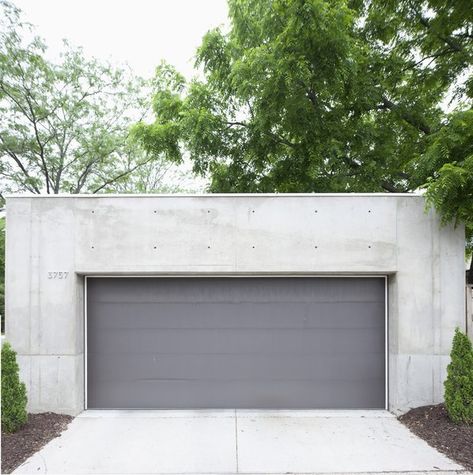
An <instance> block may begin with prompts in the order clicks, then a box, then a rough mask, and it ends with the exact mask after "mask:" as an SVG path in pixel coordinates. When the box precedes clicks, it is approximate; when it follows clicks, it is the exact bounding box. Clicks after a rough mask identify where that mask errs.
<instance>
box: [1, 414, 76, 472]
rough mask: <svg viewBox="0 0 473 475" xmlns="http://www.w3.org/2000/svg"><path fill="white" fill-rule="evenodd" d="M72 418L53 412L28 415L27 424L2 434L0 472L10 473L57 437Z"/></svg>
mask: <svg viewBox="0 0 473 475" xmlns="http://www.w3.org/2000/svg"><path fill="white" fill-rule="evenodd" d="M72 419H73V417H71V416H66V415H63V414H54V413H53V412H44V413H42V414H29V415H28V422H27V423H26V424H25V425H24V426H23V427H22V428H21V429H19V430H18V431H17V432H15V433H13V434H8V433H5V432H2V470H1V473H11V472H12V471H13V470H15V468H16V467H18V466H19V465H21V464H22V463H23V462H24V461H25V460H26V459H27V458H29V457H31V456H32V455H33V454H34V453H35V452H37V451H38V450H39V449H40V448H41V447H43V446H44V445H46V444H47V443H48V442H49V441H50V440H51V439H54V438H55V437H58V436H59V435H60V434H61V432H62V431H63V430H64V429H65V428H66V427H67V425H68V424H69V422H71V420H72Z"/></svg>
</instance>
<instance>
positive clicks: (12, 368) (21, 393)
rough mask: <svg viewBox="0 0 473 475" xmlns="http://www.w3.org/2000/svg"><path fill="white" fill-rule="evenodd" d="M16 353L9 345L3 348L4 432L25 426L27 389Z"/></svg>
mask: <svg viewBox="0 0 473 475" xmlns="http://www.w3.org/2000/svg"><path fill="white" fill-rule="evenodd" d="M18 371H19V368H18V363H17V362H16V353H15V351H13V349H12V347H11V346H10V344H9V343H7V342H5V343H4V344H3V346H2V430H3V431H5V432H15V431H16V430H18V429H19V428H20V427H21V426H22V425H23V424H25V422H26V420H27V418H28V414H27V412H26V402H27V397H26V388H25V385H24V383H22V382H21V381H20V377H19V375H18Z"/></svg>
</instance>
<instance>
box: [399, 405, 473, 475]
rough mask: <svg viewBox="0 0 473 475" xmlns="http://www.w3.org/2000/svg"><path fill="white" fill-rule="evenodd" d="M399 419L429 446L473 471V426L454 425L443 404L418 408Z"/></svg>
mask: <svg viewBox="0 0 473 475" xmlns="http://www.w3.org/2000/svg"><path fill="white" fill-rule="evenodd" d="M399 420H400V421H401V422H402V423H403V424H405V425H406V426H407V427H408V428H409V429H410V430H411V431H412V432H413V433H414V434H416V435H417V436H419V437H420V438H422V439H424V440H425V441H426V442H427V443H428V444H429V445H431V446H432V447H435V448H436V449H437V450H438V451H440V452H442V453H444V454H445V455H447V456H448V457H450V458H451V459H452V460H455V462H457V463H459V464H460V465H463V466H464V467H465V468H466V469H468V470H473V425H466V424H454V423H453V422H452V421H451V420H450V419H449V418H448V415H447V411H446V410H445V407H444V405H443V404H438V405H436V406H423V407H417V408H415V409H412V410H410V411H409V412H408V413H406V414H404V415H402V416H401V417H400V418H399Z"/></svg>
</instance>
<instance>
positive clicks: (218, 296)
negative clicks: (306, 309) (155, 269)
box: [88, 277, 384, 304]
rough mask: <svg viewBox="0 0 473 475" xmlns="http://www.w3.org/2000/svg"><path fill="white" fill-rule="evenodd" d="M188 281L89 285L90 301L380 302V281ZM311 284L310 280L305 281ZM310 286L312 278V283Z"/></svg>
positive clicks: (115, 281) (117, 281) (121, 280)
mask: <svg viewBox="0 0 473 475" xmlns="http://www.w3.org/2000/svg"><path fill="white" fill-rule="evenodd" d="M317 279H318V283H317V285H316V286H307V278H303V277H300V278H294V277H293V278H282V277H281V278H264V277H263V278H223V279H222V278H203V277H199V278H198V281H199V284H198V285H195V282H194V281H195V279H192V278H171V279H166V278H161V279H159V280H160V284H159V286H156V284H155V282H156V279H152V278H141V279H126V278H116V279H113V278H110V279H101V282H100V283H97V281H98V279H95V280H93V279H89V281H90V282H89V289H88V292H89V298H90V299H91V301H96V302H104V303H110V302H119V303H130V302H131V303H138V304H142V303H146V302H148V303H166V302H167V303H177V304H180V303H183V302H190V303H192V304H198V303H201V302H209V301H210V302H214V303H240V302H253V303H257V302H261V303H265V304H267V303H269V302H274V303H279V302H281V303H287V302H295V303H307V302H308V303H311V302H328V303H330V302H332V303H337V304H338V303H340V302H379V300H380V295H381V293H382V292H384V279H383V278H363V279H352V278H343V277H338V278H317ZM309 280H310V278H309ZM312 280H314V278H312Z"/></svg>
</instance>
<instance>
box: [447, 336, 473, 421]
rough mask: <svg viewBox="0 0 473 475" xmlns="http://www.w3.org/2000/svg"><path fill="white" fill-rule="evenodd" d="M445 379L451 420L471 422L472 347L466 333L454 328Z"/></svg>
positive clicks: (472, 414) (472, 403) (472, 389)
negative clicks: (449, 360)
mask: <svg viewBox="0 0 473 475" xmlns="http://www.w3.org/2000/svg"><path fill="white" fill-rule="evenodd" d="M450 356H451V362H450V364H449V365H448V368H447V379H446V381H445V407H446V409H447V412H448V415H449V417H450V419H451V420H452V421H453V422H456V423H466V424H473V348H472V345H471V341H470V339H469V338H468V336H467V335H465V334H464V333H462V332H461V331H460V330H459V329H458V328H457V329H456V330H455V336H454V338H453V346H452V351H451V354H450Z"/></svg>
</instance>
